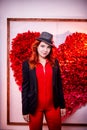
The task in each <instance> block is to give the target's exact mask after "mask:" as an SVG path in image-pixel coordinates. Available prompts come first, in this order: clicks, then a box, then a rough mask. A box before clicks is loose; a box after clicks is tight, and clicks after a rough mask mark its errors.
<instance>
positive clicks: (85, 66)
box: [10, 31, 87, 117]
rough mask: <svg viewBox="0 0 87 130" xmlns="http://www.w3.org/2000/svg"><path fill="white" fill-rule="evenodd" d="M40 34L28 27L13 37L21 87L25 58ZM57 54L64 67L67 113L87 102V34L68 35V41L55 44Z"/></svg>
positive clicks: (16, 75) (12, 55)
mask: <svg viewBox="0 0 87 130" xmlns="http://www.w3.org/2000/svg"><path fill="white" fill-rule="evenodd" d="M39 35H40V33H39V32H30V31H28V32H25V33H22V34H18V35H17V36H16V37H15V38H14V39H13V40H12V49H11V50H10V62H11V68H12V70H13V72H14V78H15V81H16V83H17V85H18V86H19V89H20V90H21V87H20V86H21V84H22V71H21V69H20V68H21V65H22V62H23V61H24V60H26V59H27V58H28V57H29V55H30V53H31V50H30V46H31V44H32V43H33V42H34V40H35V38H36V37H38V36H39ZM56 54H57V57H58V60H59V63H60V68H61V75H62V80H63V89H64V96H65V101H66V108H67V115H66V117H68V116H70V115H71V114H72V113H73V112H75V111H76V110H77V109H78V108H79V107H81V106H83V105H85V104H86V103H87V81H86V78H87V60H86V59H87V34H84V33H77V32H76V33H73V34H71V35H69V36H67V37H66V40H65V42H64V43H62V44H60V46H59V47H58V48H56Z"/></svg>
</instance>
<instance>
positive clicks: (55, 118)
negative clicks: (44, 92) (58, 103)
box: [29, 108, 61, 130]
mask: <svg viewBox="0 0 87 130" xmlns="http://www.w3.org/2000/svg"><path fill="white" fill-rule="evenodd" d="M44 114H45V119H46V121H47V126H48V128H49V130H61V115H60V108H57V109H54V108H51V109H50V110H48V111H45V112H44ZM29 119H30V122H29V128H30V130H42V125H43V112H41V111H37V112H36V113H35V114H34V115H31V114H30V115H29Z"/></svg>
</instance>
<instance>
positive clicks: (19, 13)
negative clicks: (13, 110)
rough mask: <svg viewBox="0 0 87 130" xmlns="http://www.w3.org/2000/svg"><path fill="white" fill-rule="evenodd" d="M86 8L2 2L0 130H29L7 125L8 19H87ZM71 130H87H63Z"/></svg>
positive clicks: (34, 0)
mask: <svg viewBox="0 0 87 130" xmlns="http://www.w3.org/2000/svg"><path fill="white" fill-rule="evenodd" d="M86 8H87V1H86V0H0V130H8V129H9V130H24V129H25V130H28V128H27V127H26V126H9V125H7V18H81V19H87V9H86ZM16 116H17V115H16ZM69 129H71V130H73V129H74V130H86V129H87V128H85V127H84V128H82V127H79V128H74V127H72V128H66V127H63V128H62V130H69ZM44 130H47V128H46V127H44Z"/></svg>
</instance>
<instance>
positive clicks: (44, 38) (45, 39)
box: [37, 32, 54, 46]
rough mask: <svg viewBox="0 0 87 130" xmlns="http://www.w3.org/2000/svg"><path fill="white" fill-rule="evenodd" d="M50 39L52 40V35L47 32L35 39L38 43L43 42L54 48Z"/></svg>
mask: <svg viewBox="0 0 87 130" xmlns="http://www.w3.org/2000/svg"><path fill="white" fill-rule="evenodd" d="M52 39H53V35H52V34H50V33H48V32H42V33H41V34H40V36H39V37H38V38H37V40H38V41H43V42H45V43H47V44H49V45H51V46H54V45H53V42H52Z"/></svg>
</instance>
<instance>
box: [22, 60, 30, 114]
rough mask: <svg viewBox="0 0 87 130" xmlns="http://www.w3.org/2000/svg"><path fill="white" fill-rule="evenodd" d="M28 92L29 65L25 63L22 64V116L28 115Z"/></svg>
mask: <svg viewBox="0 0 87 130" xmlns="http://www.w3.org/2000/svg"><path fill="white" fill-rule="evenodd" d="M28 92H29V65H28V62H27V61H25V62H23V63H22V114H23V115H26V114H28V113H29V112H28V97H27V95H28Z"/></svg>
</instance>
